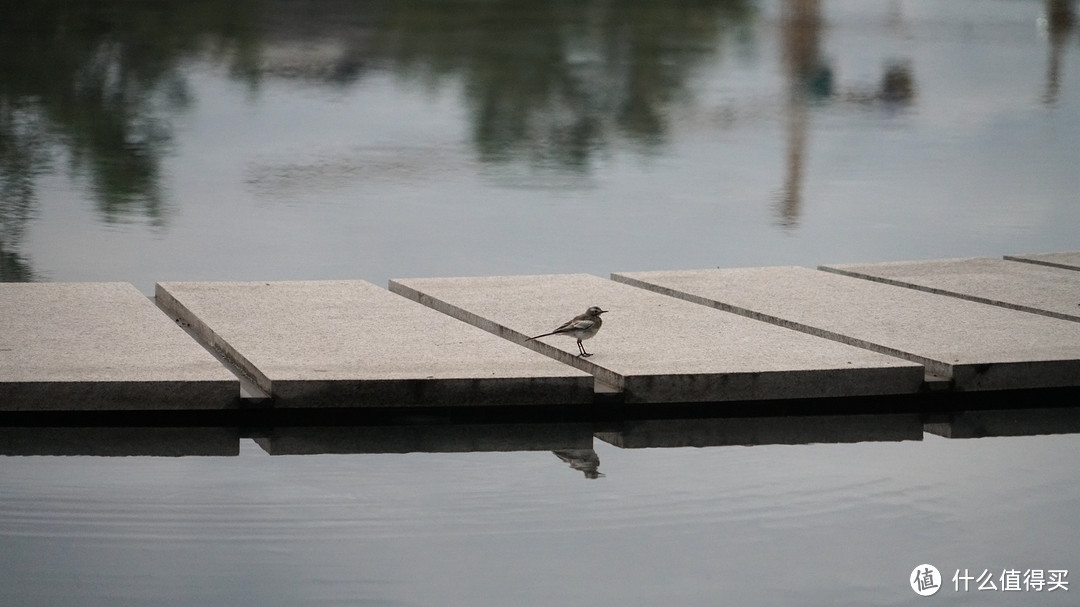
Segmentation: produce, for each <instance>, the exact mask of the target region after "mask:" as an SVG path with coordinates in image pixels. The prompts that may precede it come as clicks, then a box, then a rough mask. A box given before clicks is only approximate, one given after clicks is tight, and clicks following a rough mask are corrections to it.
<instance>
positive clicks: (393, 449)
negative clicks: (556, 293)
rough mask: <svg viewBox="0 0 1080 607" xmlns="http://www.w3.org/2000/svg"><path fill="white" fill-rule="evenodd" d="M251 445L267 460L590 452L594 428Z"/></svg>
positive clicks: (364, 429)
mask: <svg viewBox="0 0 1080 607" xmlns="http://www.w3.org/2000/svg"><path fill="white" fill-rule="evenodd" d="M255 442H256V443H258V444H259V446H261V447H262V448H263V450H264V451H266V452H267V453H269V454H270V455H311V454H319V453H473V452H489V451H556V450H564V449H592V446H593V436H592V424H591V423H590V424H584V423H567V424H527V423H522V424H437V425H403V426H355V427H350V426H297V427H282V428H274V429H273V430H271V431H270V432H269V433H268V434H267V435H266V436H264V437H259V438H256V439H255Z"/></svg>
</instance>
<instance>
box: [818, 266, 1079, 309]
mask: <svg viewBox="0 0 1080 607" xmlns="http://www.w3.org/2000/svg"><path fill="white" fill-rule="evenodd" d="M972 260H980V261H982V260H990V261H997V260H996V259H995V258H992V257H964V258H958V259H954V260H949V261H958V262H962V261H972ZM935 261H936V260H935ZM1005 261H1011V260H1009V259H1007V258H1006V259H1005ZM893 263H897V264H899V263H910V262H883V263H882V264H881V265H890V264H893ZM864 265H868V264H832V265H820V266H818V267H817V269H818V270H821V271H822V272H829V273H832V274H839V275H840V276H850V277H851V278H858V279H861V280H868V281H870V282H877V283H881V284H886V285H892V286H894V287H903V288H905V289H912V290H915V291H922V292H924V293H931V294H933V295H943V296H945V297H955V298H956V299H964V300H967V301H973V302H975V303H981V304H986V305H990V306H997V307H999V308H1005V309H1006V310H1016V311H1017V312H1027V313H1029V314H1038V315H1039V316H1047V317H1049V318H1057V319H1060V320H1070V321H1076V320H1080V307H1077V313H1076V314H1062V313H1060V312H1055V311H1053V310H1045V309H1042V308H1036V307H1033V306H1027V305H1024V304H1018V303H1012V302H1008V301H1004V300H1001V299H992V298H990V297H982V296H980V295H972V294H970V293H961V292H960V291H954V290H952V289H945V288H940V287H931V286H929V285H923V284H919V283H916V282H911V281H907V280H903V279H900V278H889V277H886V276H877V275H874V274H868V273H866V272H862V271H859V270H853V269H851V267H849V266H860V267H861V266H864ZM873 265H877V264H873ZM1031 265H1045V266H1046V267H1056V268H1061V266H1055V265H1053V264H1031Z"/></svg>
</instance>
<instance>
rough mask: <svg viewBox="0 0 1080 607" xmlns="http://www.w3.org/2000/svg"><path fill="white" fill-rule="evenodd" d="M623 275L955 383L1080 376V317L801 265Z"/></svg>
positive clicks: (1045, 383)
mask: <svg viewBox="0 0 1080 607" xmlns="http://www.w3.org/2000/svg"><path fill="white" fill-rule="evenodd" d="M614 277H615V279H616V280H620V281H624V282H627V283H630V284H634V285H638V286H641V287H644V288H649V289H653V290H655V291H657V292H661V293H665V294H670V295H673V296H675V297H679V298H682V299H686V300H688V301H693V302H696V303H700V304H703V305H706V306H711V307H714V308H719V309H723V310H730V311H734V312H737V313H739V314H743V315H746V316H749V317H753V318H757V319H761V320H766V321H768V322H771V323H775V324H777V325H780V326H786V327H791V328H795V329H798V330H800V331H805V332H807V333H810V334H813V335H821V336H824V337H828V338H830V339H834V340H836V341H840V342H842V343H848V344H853V345H857V346H859V347H862V348H867V349H872V350H874V351H877V352H884V353H889V354H893V355H896V356H902V357H904V358H907V359H909V360H912V361H916V362H920V363H923V364H925V365H926V366H927V368H928V369H929V370H930V371H931V372H932V373H935V374H938V375H942V376H944V377H948V378H951V379H952V380H953V387H954V388H955V389H957V390H1007V389H1023V388H1042V387H1059V386H1075V385H1077V384H1078V383H1080V324H1077V323H1074V322H1069V321H1065V320H1059V319H1055V318H1047V317H1044V316H1037V315H1034V314H1028V313H1026V312H1017V311H1014V310H1006V309H1003V308H999V307H995V306H988V305H985V304H981V303H975V302H971V301H966V300H963V299H957V298H954V297H946V296H943V295H935V294H932V293H925V292H922V291H917V290H914V289H907V288H904V287H897V286H894V285H887V284H881V283H876V282H871V281H868V280H862V279H858V278H853V277H850V276H841V275H838V274H835V273H830V272H822V271H819V270H811V269H808V268H798V267H772V268H747V269H731V270H717V269H714V270H690V271H675V272H635V273H623V274H618V275H615V276H614Z"/></svg>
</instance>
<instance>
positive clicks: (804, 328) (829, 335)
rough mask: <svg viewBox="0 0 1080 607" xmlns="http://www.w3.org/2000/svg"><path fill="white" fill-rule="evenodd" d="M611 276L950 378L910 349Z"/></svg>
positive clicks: (948, 371) (946, 369)
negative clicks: (876, 342)
mask: <svg viewBox="0 0 1080 607" xmlns="http://www.w3.org/2000/svg"><path fill="white" fill-rule="evenodd" d="M611 279H612V280H614V281H615V282H621V283H623V284H627V285H630V286H633V287H638V288H640V289H645V290H648V291H652V292H654V293H659V294H661V295H667V296H668V297H674V298H676V299H682V300H684V301H689V302H691V303H695V304H698V305H702V306H706V307H709V308H713V309H716V310H722V311H724V312H730V313H732V314H738V315H739V316H744V317H746V318H751V319H753V320H757V321H761V322H765V323H769V324H771V325H777V326H780V327H784V328H786V329H792V330H794V331H799V332H800V333H807V334H809V335H813V336H815V337H821V338H824V339H828V340H831V341H835V342H839V343H842V344H845V345H848V346H854V347H856V348H861V349H863V350H869V351H871V352H876V353H878V354H884V355H886V356H892V357H893V358H899V359H902V360H906V361H908V362H913V363H916V364H920V365H922V366H923V367H924V369H925V372H926V373H929V374H931V375H934V376H938V377H942V378H946V379H950V380H951V379H952V377H953V366H952V365H949V364H946V363H943V362H940V361H936V360H933V359H930V358H925V357H923V356H919V355H917V354H913V353H910V352H905V351H903V350H897V349H895V348H889V347H886V346H882V345H879V344H875V343H873V342H869V341H865V340H862V339H855V338H853V337H850V336H847V335H843V334H841V333H836V332H833V331H827V330H825V329H821V328H818V327H814V326H812V325H807V324H804V323H800V322H795V321H792V320H788V319H785V318H781V317H779V316H774V315H772V314H763V313H761V312H757V311H754V310H751V309H749V308H744V307H742V306H734V305H731V304H727V303H724V302H720V301H714V300H711V299H708V298H705V297H701V296H698V295H694V294H692V293H684V292H682V291H677V290H675V289H671V288H668V287H664V286H661V285H656V284H653V283H649V282H645V281H643V280H639V279H637V278H633V277H631V276H627V275H626V274H622V273H617V272H613V273H612V274H611Z"/></svg>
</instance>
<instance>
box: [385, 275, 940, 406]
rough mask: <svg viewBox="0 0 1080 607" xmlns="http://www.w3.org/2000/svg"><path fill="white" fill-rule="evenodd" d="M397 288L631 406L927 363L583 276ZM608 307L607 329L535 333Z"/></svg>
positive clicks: (757, 392)
mask: <svg viewBox="0 0 1080 607" xmlns="http://www.w3.org/2000/svg"><path fill="white" fill-rule="evenodd" d="M390 290H391V291H394V292H395V293H398V294H401V295H403V296H405V297H408V298H410V299H413V300H416V301H420V302H421V303H424V304H425V305H428V306H431V307H433V308H435V309H437V310H439V311H441V312H444V313H446V314H449V315H451V316H453V317H455V318H459V319H461V320H464V321H466V322H468V323H470V324H474V325H476V326H478V327H481V328H483V329H485V330H487V331H490V332H492V333H495V334H497V335H499V336H501V337H503V338H505V339H506V340H508V341H509V342H513V343H514V344H520V345H523V346H525V347H527V348H531V349H534V350H536V351H538V352H543V353H544V354H547V355H548V356H551V357H553V358H555V359H557V360H560V361H562V362H565V363H567V364H571V365H574V366H576V367H578V368H579V369H583V370H585V371H588V372H589V373H592V374H593V375H595V376H596V377H597V379H598V380H599V381H601V382H603V383H606V384H608V385H610V386H612V387H614V388H615V389H616V390H618V391H621V392H622V393H623V398H624V400H625V402H628V403H668V402H711V401H733V400H759V399H782V398H802V397H826V396H851V395H869V394H902V393H912V392H916V391H918V390H919V389H920V387H921V385H922V380H923V374H924V371H923V368H922V367H921V366H920V365H918V364H913V363H910V362H907V361H904V360H901V359H897V358H894V357H891V356H885V355H881V354H878V353H874V352H870V351H867V350H864V349H861V348H855V347H852V346H848V345H844V344H839V343H836V342H833V341H830V340H827V339H821V338H818V337H814V336H811V335H806V334H803V333H800V332H798V331H792V330H789V329H786V328H783V327H776V326H773V325H770V324H768V323H763V322H758V321H755V320H751V319H748V318H744V317H741V316H738V315H735V314H729V313H725V312H721V311H718V310H712V309H709V308H705V307H703V306H699V305H695V304H692V303H689V302H685V301H681V300H679V299H675V298H672V297H666V296H663V295H658V294H656V293H652V292H650V291H648V290H645V289H640V288H636V287H632V286H629V285H625V284H620V283H617V282H614V281H611V280H607V279H603V278H599V277H596V276H591V275H587V274H563V275H545V276H501V277H481V278H418V279H395V280H392V281H390ZM593 305H596V306H600V307H602V308H603V309H605V310H608V313H607V314H605V315H603V316H602V318H603V321H604V322H603V326H602V328H601V329H600V331H599V333H598V334H597V335H596V337H594V338H593V339H591V340H588V341H586V342H585V344H586V348H587V349H588V350H590V351H591V354H592V356H591V357H589V358H585V357H581V356H577V354H578V348H577V345H576V343H575V341H574V339H569V338H566V337H563V336H551V337H545V338H542V339H539V340H528V339H527V338H528V337H529V336H533V335H538V334H541V333H546V332H548V331H551V330H552V329H554V328H555V327H557V326H558V325H559V324H561V323H562V322H564V321H566V320H568V319H570V318H571V317H573V316H575V315H577V314H580V313H582V312H584V311H585V309H586V308H588V307H589V306H593Z"/></svg>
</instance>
